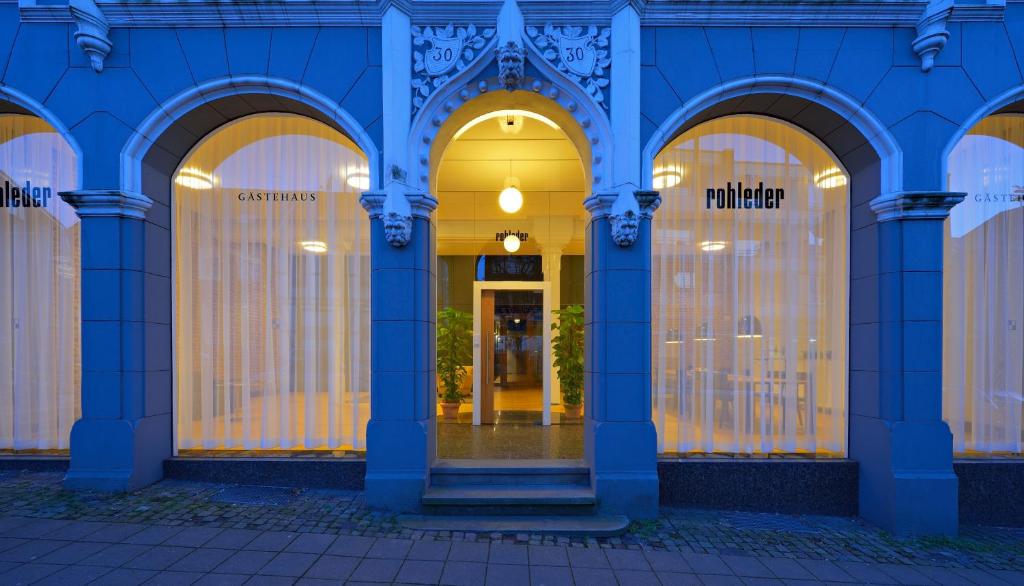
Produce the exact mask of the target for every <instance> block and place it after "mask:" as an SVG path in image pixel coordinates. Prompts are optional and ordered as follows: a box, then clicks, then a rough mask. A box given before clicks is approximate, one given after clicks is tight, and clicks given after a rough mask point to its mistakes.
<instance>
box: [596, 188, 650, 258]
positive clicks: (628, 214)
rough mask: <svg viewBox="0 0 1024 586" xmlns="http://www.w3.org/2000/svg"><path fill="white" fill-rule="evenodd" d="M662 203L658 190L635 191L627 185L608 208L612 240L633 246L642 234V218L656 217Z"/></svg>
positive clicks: (623, 245) (625, 245)
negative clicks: (655, 213)
mask: <svg viewBox="0 0 1024 586" xmlns="http://www.w3.org/2000/svg"><path fill="white" fill-rule="evenodd" d="M659 205H661V196H660V195H658V192H657V191H633V189H632V188H631V187H626V188H624V189H623V190H622V191H620V192H619V194H618V196H616V198H615V201H614V202H613V203H612V205H611V207H610V208H609V209H608V221H609V223H610V224H611V230H612V241H613V242H615V244H618V245H619V246H622V247H627V246H632V245H633V243H634V242H636V239H637V236H638V235H639V234H640V220H643V219H647V220H649V219H651V218H652V217H654V210H656V209H658V206H659Z"/></svg>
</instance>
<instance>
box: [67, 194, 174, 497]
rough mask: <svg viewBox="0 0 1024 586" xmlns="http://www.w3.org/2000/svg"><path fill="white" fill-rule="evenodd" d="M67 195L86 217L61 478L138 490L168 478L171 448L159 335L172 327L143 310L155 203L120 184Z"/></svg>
mask: <svg viewBox="0 0 1024 586" xmlns="http://www.w3.org/2000/svg"><path fill="white" fill-rule="evenodd" d="M61 196H62V197H63V198H64V200H65V201H67V202H68V203H69V204H71V205H72V206H74V207H75V209H76V210H77V211H78V216H79V217H80V218H81V219H82V227H81V238H82V417H81V419H79V420H78V421H77V422H75V425H74V427H72V429H71V467H70V469H69V470H68V474H67V476H66V477H65V480H64V484H65V486H68V487H70V488H86V489H96V490H133V489H136V488H139V487H141V486H145V485H147V484H149V483H152V482H155V481H157V480H159V479H160V478H162V477H163V461H164V459H166V458H168V457H170V456H171V452H172V446H171V437H172V434H171V415H170V397H171V390H170V376H169V368H170V367H169V363H170V352H169V349H168V348H166V347H165V344H163V343H161V341H162V340H163V339H164V336H162V335H160V334H162V333H165V332H166V331H169V324H167V323H159V322H161V321H164V320H161V319H158V318H157V317H155V316H154V315H147V313H152V312H147V311H146V306H147V303H149V295H148V294H149V292H150V291H149V289H150V288H149V287H147V283H149V282H150V281H151V279H150V277H153V275H151V274H150V272H149V271H148V270H147V267H146V262H145V259H146V237H145V233H146V231H145V221H144V220H145V216H146V211H147V210H148V209H149V208H150V206H151V205H152V201H151V200H150V199H149V198H147V197H146V196H144V195H139V194H133V193H126V192H123V191H117V190H81V191H72V192H65V193H62V194H61ZM160 278H162V277H160ZM152 294H153V295H158V294H160V293H159V292H158V291H156V290H153V292H152ZM164 301H165V302H166V301H167V300H166V299H164ZM156 305H157V303H156V302H154V307H156ZM151 341H152V343H151Z"/></svg>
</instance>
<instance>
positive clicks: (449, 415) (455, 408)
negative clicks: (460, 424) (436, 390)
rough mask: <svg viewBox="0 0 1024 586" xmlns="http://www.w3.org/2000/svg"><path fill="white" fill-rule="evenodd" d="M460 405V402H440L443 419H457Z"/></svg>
mask: <svg viewBox="0 0 1024 586" xmlns="http://www.w3.org/2000/svg"><path fill="white" fill-rule="evenodd" d="M461 406H462V403H441V413H442V414H443V415H444V418H445V419H458V418H459V407H461Z"/></svg>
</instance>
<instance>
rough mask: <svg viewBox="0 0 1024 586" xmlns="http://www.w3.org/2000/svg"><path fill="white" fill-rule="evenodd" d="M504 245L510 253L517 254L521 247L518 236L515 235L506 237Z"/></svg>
mask: <svg viewBox="0 0 1024 586" xmlns="http://www.w3.org/2000/svg"><path fill="white" fill-rule="evenodd" d="M502 244H503V245H504V246H505V250H507V251H509V252H515V251H517V250H519V245H520V244H521V243H520V242H519V237H518V236H516V235H515V234H509V235H508V236H506V237H505V240H504V241H503V242H502Z"/></svg>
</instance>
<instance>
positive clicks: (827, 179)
mask: <svg viewBox="0 0 1024 586" xmlns="http://www.w3.org/2000/svg"><path fill="white" fill-rule="evenodd" d="M814 184H815V185H817V186H818V187H820V188H821V189H832V188H835V187H842V186H844V185H846V174H845V173H843V171H842V170H841V169H840V168H839V167H829V168H828V169H825V170H824V171H822V172H821V173H815V174H814Z"/></svg>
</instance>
